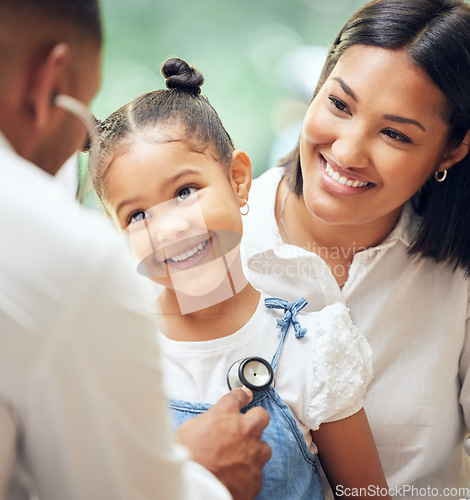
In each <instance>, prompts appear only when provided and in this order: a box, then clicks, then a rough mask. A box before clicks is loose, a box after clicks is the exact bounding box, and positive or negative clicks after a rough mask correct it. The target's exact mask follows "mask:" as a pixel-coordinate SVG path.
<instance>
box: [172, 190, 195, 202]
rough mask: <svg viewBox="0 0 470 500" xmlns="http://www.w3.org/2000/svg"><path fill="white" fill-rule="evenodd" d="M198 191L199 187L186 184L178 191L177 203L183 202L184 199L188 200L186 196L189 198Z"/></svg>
mask: <svg viewBox="0 0 470 500" xmlns="http://www.w3.org/2000/svg"><path fill="white" fill-rule="evenodd" d="M196 191H197V189H196V188H195V187H193V186H186V187H184V188H181V189H180V190H179V191H178V192H177V193H176V203H181V202H182V201H184V200H186V198H189V197H190V196H191V195H192V194H194V193H195V192H196Z"/></svg>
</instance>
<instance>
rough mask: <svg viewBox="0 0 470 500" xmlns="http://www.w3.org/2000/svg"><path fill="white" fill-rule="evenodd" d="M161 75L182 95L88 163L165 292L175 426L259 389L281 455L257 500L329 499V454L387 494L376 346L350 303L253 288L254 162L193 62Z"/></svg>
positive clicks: (129, 124) (115, 134) (171, 96)
mask: <svg viewBox="0 0 470 500" xmlns="http://www.w3.org/2000/svg"><path fill="white" fill-rule="evenodd" d="M162 72H163V74H164V76H165V77H166V79H167V82H166V83H167V87H168V89H169V90H159V91H156V92H151V93H148V94H145V95H143V96H141V97H139V98H137V99H136V100H134V101H133V102H131V103H130V104H127V105H126V106H124V107H122V108H121V109H119V110H118V111H116V112H115V113H113V114H112V115H111V116H110V117H109V118H108V119H106V120H105V121H104V122H103V123H102V124H101V126H100V128H99V137H98V139H97V143H96V144H95V145H94V147H93V148H92V151H91V152H90V159H89V168H90V172H91V175H92V178H93V182H94V185H95V189H96V191H97V193H98V195H99V196H100V198H101V200H102V201H103V204H104V206H105V207H106V210H107V211H108V213H109V214H110V215H111V217H112V218H113V220H114V221H115V223H116V224H117V225H118V226H119V227H120V228H121V229H122V230H123V231H126V232H127V233H128V234H129V237H130V242H131V247H132V249H133V252H134V254H135V255H136V257H137V258H138V260H139V262H140V263H139V266H138V269H139V272H141V273H143V274H146V275H147V276H148V277H149V278H151V279H152V280H153V281H155V282H156V283H159V284H160V285H163V286H164V289H163V291H162V293H161V294H160V295H159V297H158V306H159V309H160V312H161V314H162V321H161V342H162V345H163V353H164V357H165V360H164V368H165V377H166V390H167V394H168V395H169V396H170V401H169V406H170V408H171V411H172V414H173V417H174V421H175V425H179V424H181V423H182V422H183V421H184V420H186V419H188V418H190V417H191V416H194V415H197V414H198V413H201V412H203V411H205V410H206V409H207V408H208V407H209V406H210V404H212V403H214V402H215V401H216V400H217V399H219V397H220V396H221V395H223V394H224V393H225V392H226V391H227V390H228V386H229V387H234V386H236V385H240V384H245V385H248V386H249V387H253V388H255V389H256V388H258V389H259V390H258V391H257V392H256V393H255V396H254V399H253V402H252V406H253V405H254V406H262V407H264V408H266V409H267V410H268V411H269V413H270V416H271V421H270V424H269V426H268V428H267V429H266V431H265V434H264V439H265V440H266V441H267V442H268V443H269V444H270V446H271V448H272V458H271V460H270V461H269V462H268V464H267V465H266V467H265V469H264V473H263V489H262V492H261V493H260V495H259V497H258V498H261V499H268V498H269V499H275V498H279V499H283V500H286V499H296V500H298V499H314V498H323V489H322V485H321V480H320V476H319V473H318V470H317V468H316V461H315V454H316V453H317V452H318V455H319V457H320V460H321V463H322V466H323V468H324V470H325V472H326V475H327V477H328V480H329V482H330V484H331V485H332V487H333V488H336V493H337V495H338V496H346V497H347V496H355V497H361V496H363V497H364V496H368V495H371V496H377V495H378V494H380V495H381V496H388V491H387V485H386V482H385V479H384V475H383V472H382V468H381V466H380V462H379V459H378V455H377V450H376V448H375V444H374V440H373V438H372V434H371V432H370V429H369V426H368V423H367V418H366V416H365V413H364V411H363V409H362V404H363V397H364V393H365V390H366V386H367V383H368V382H369V380H370V378H371V353H370V349H369V346H368V344H367V342H366V341H365V340H364V338H363V337H362V336H361V335H360V334H359V333H358V332H357V330H356V329H355V327H354V326H353V324H352V322H351V320H350V318H349V316H348V311H347V309H346V308H345V307H344V305H342V304H340V303H337V304H334V305H331V306H329V307H327V308H325V309H323V310H321V311H319V312H314V313H310V314H305V315H303V314H301V313H300V311H301V309H302V308H303V307H304V306H305V304H306V301H305V300H303V299H301V298H299V299H297V300H296V301H294V302H292V303H291V302H287V301H283V300H281V299H277V298H272V297H266V296H264V295H263V294H262V293H261V292H259V291H258V290H256V289H255V288H254V287H253V286H252V285H251V284H250V283H248V282H247V280H246V278H245V276H244V274H243V271H242V267H241V259H240V239H241V234H242V223H241V216H240V210H241V211H242V213H243V214H246V213H247V211H248V203H247V201H246V200H247V199H248V191H249V188H250V184H251V164H250V161H249V159H248V157H247V155H246V154H245V153H244V152H242V151H239V150H234V148H233V145H232V141H231V139H230V137H229V135H228V134H227V132H226V131H225V129H224V127H223V125H222V123H221V122H220V119H219V117H218V115H217V113H216V112H215V110H214V109H213V108H212V106H211V105H210V104H209V102H208V100H207V99H206V98H205V97H204V96H201V95H200V86H201V84H202V83H203V77H202V75H201V73H200V72H199V71H197V70H196V69H194V68H191V67H189V66H188V65H187V63H186V62H184V61H182V60H181V59H169V60H168V61H166V63H165V64H164V65H163V68H162ZM271 370H272V372H273V374H274V382H273V383H270V382H271ZM227 379H228V384H227ZM250 384H252V385H250Z"/></svg>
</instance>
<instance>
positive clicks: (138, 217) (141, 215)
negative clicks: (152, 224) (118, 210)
mask: <svg viewBox="0 0 470 500" xmlns="http://www.w3.org/2000/svg"><path fill="white" fill-rule="evenodd" d="M148 217H149V214H148V213H147V212H142V211H139V212H134V213H133V214H132V215H131V216H130V218H129V224H133V223H134V222H140V221H142V220H144V219H147V218H148Z"/></svg>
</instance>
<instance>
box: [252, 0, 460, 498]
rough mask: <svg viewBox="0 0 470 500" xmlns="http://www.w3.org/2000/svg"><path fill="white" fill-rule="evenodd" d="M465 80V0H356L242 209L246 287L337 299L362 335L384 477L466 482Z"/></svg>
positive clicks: (395, 484) (397, 482)
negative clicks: (277, 155) (276, 154)
mask: <svg viewBox="0 0 470 500" xmlns="http://www.w3.org/2000/svg"><path fill="white" fill-rule="evenodd" d="M469 88H470V6H469V5H468V4H467V3H466V2H464V1H461V0H374V1H372V2H370V3H369V4H367V5H366V6H364V7H363V8H362V9H360V10H358V11H357V12H356V13H355V14H354V15H353V16H352V17H351V18H350V20H349V21H348V22H347V23H346V25H345V26H344V28H343V29H342V30H341V32H340V34H339V35H338V37H337V38H336V41H335V42H334V44H333V46H332V48H331V50H330V52H329V55H328V58H327V61H326V63H325V66H324V68H323V72H322V75H321V78H320V82H319V84H318V86H317V89H316V91H315V94H314V97H313V99H312V101H311V103H310V106H309V109H308V111H307V114H306V116H305V119H304V123H303V128H302V132H301V137H300V140H299V144H298V146H297V147H296V148H295V149H294V151H292V153H291V154H290V155H288V156H287V157H286V158H284V159H283V160H281V165H280V168H273V169H270V170H269V171H268V172H266V173H265V174H263V175H262V176H261V177H260V178H258V179H256V180H255V181H254V183H253V188H252V192H251V199H252V203H251V211H250V215H249V216H248V217H247V218H246V219H245V221H244V234H245V237H244V242H245V255H246V268H247V269H248V278H249V279H250V281H251V282H252V283H254V284H255V286H257V287H259V288H261V289H263V290H265V291H266V292H267V293H270V294H273V295H275V294H278V293H281V291H282V293H283V294H284V296H285V297H287V298H289V299H292V298H294V297H296V296H297V295H299V294H300V295H302V296H304V297H306V298H307V299H308V300H309V307H310V308H311V309H313V310H316V309H319V308H322V307H324V306H325V305H326V304H328V303H331V302H332V301H337V300H343V301H344V302H345V304H346V305H347V306H348V307H349V309H350V311H351V316H352V319H353V321H354V322H355V323H356V324H357V326H358V327H359V329H360V331H361V332H362V333H364V334H365V336H366V337H367V339H368V340H369V342H370V344H371V347H372V350H373V362H374V372H375V378H374V380H373V382H372V383H371V385H370V386H369V389H368V392H367V394H366V399H365V409H366V412H367V414H368V417H369V420H370V422H371V427H372V431H373V433H374V436H375V439H376V442H377V448H378V451H379V455H380V458H381V461H382V464H383V467H384V472H385V474H386V477H387V481H388V484H389V486H390V487H391V488H394V490H395V491H399V490H397V489H400V488H402V486H403V485H407V486H409V487H411V486H412V487H413V488H414V487H416V488H418V487H428V486H430V487H433V488H434V487H435V488H436V489H437V490H439V491H440V492H441V493H442V491H443V489H444V488H445V487H456V486H462V487H466V486H467V485H468V483H469V481H470V461H469V457H468V456H467V454H466V453H465V450H464V436H465V435H466V433H467V432H468V431H467V429H468V425H467V424H466V422H469V420H470V391H469V385H470V383H469V376H468V372H469V366H470V339H469V337H470V320H469V317H470V291H469V288H470V280H469V279H466V278H468V274H469V272H470V231H469V230H468V228H469V221H470V203H469V200H470V158H469V155H468V151H469V142H470V132H469V128H470V94H469V92H468V89H469ZM320 446H321V444H320V445H319V447H320ZM410 495H411V494H410Z"/></svg>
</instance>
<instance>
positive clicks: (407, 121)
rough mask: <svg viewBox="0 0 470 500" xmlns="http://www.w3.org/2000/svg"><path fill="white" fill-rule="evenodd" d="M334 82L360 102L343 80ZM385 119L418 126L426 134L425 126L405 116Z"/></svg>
mask: <svg viewBox="0 0 470 500" xmlns="http://www.w3.org/2000/svg"><path fill="white" fill-rule="evenodd" d="M332 80H335V81H337V82H338V83H339V84H340V86H341V88H342V89H343V91H344V93H345V94H347V95H348V96H350V97H351V98H352V99H353V100H354V101H355V102H358V99H357V96H356V94H355V93H354V90H353V89H352V88H351V87H350V86H349V85H348V84H347V83H346V82H345V81H344V80H343V79H342V78H338V77H335V78H332ZM383 117H384V118H385V119H386V120H390V121H393V122H397V123H409V124H410V125H416V126H417V127H419V128H420V129H421V130H422V131H423V132H426V129H425V128H424V126H423V125H422V124H421V123H419V122H418V121H416V120H412V119H411V118H405V117H404V116H398V115H384V116H383Z"/></svg>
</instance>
